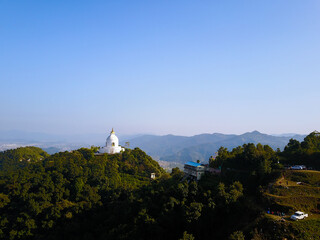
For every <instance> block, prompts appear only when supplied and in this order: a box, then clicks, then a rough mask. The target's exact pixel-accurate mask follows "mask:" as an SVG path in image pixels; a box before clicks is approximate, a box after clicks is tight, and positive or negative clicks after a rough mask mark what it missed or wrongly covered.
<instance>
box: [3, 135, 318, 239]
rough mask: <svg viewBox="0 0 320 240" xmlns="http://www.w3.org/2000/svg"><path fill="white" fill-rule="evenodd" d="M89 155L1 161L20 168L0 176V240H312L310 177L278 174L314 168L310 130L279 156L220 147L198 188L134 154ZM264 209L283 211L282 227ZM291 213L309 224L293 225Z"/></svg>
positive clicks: (266, 149)
mask: <svg viewBox="0 0 320 240" xmlns="http://www.w3.org/2000/svg"><path fill="white" fill-rule="evenodd" d="M31 150H32V151H31ZM15 151H17V152H19V154H18V153H16V152H15ZM29 151H31V152H34V151H35V152H37V153H39V155H38V154H34V158H33V157H32V156H30V154H29V155H28V154H27V153H28V152H29ZM95 151H96V149H94V148H92V149H85V148H81V149H78V150H75V151H72V152H62V153H58V154H54V155H51V156H47V155H46V154H45V153H43V152H42V151H41V150H40V149H36V148H22V149H18V150H13V151H6V152H4V153H3V154H1V159H0V161H1V163H2V165H1V166H4V165H5V163H6V164H8V161H9V160H12V161H13V162H17V163H20V162H23V163H25V164H23V165H19V164H17V165H13V167H12V168H1V169H0V172H1V174H0V239H28V240H29V239H30V240H31V239H36V240H38V239H46V240H48V239H49V240H55V239H59V240H60V239H67V240H69V239H70V240H71V239H72V240H73V239H79V240H91V239H92V240H93V239H94V240H97V239H99V240H100V239H101V240H102V239H119V240H127V239H139V240H140V239H141V240H145V239H154V240H163V239H167V240H186V239H189V240H200V239H201V240H209V239H210V240H211V239H217V240H225V239H230V240H257V239H263V240H283V239H285V238H286V239H290V240H293V239H299V240H302V239H312V240H318V239H320V215H319V213H320V209H319V199H320V195H319V193H320V189H319V179H320V174H319V172H317V171H309V170H308V171H296V172H290V170H284V164H289V165H294V164H305V165H306V166H308V167H312V168H313V169H314V170H319V169H320V164H319V159H320V158H319V157H320V155H319V154H320V134H319V133H317V132H313V133H311V134H309V135H308V136H307V137H306V138H305V139H304V140H303V141H302V142H299V141H296V140H290V142H289V143H288V145H287V146H286V147H285V149H284V150H283V151H282V152H281V151H274V150H273V149H272V148H271V147H270V146H268V145H262V144H256V145H255V144H253V143H250V144H244V145H242V146H238V147H236V148H234V149H232V150H228V149H226V148H223V147H222V148H220V149H219V155H218V156H217V157H216V158H215V159H213V158H212V159H211V160H210V166H212V167H221V171H222V174H221V175H211V174H209V173H207V174H205V175H204V176H203V177H202V178H201V180H200V181H198V182H196V181H192V180H191V179H186V178H185V176H184V175H183V173H182V172H181V171H180V170H179V169H177V168H175V169H173V170H172V173H171V174H170V175H169V174H167V173H165V172H164V171H163V169H162V168H160V167H159V165H158V163H157V162H156V161H154V160H152V158H151V157H150V156H148V155H146V153H144V152H143V151H142V150H140V149H138V148H135V149H133V150H130V149H127V150H126V151H125V152H124V153H121V154H114V155H108V154H105V155H101V156H96V155H94V152H95ZM15 156H18V157H15ZM40 156H41V157H40ZM29 159H30V160H29ZM20 160H22V161H20ZM152 172H154V173H156V177H157V179H156V180H151V179H150V173H152ZM297 182H299V184H298V183H297ZM298 185H299V186H298ZM293 193H294V195H295V197H293V195H292V194H293ZM268 209H270V210H271V211H272V212H273V211H274V212H280V211H281V212H283V213H284V214H285V217H284V218H285V219H284V221H285V222H283V220H281V217H280V216H278V215H276V216H275V215H272V214H268V213H267V211H268ZM297 210H303V211H308V213H309V216H310V218H308V219H306V220H304V221H303V222H302V221H301V224H300V223H298V224H297V223H293V222H292V221H290V215H291V214H293V212H295V211H297ZM280 220H281V221H280Z"/></svg>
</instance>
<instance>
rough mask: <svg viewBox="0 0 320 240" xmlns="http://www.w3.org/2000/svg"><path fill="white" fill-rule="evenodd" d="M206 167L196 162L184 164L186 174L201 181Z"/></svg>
mask: <svg viewBox="0 0 320 240" xmlns="http://www.w3.org/2000/svg"><path fill="white" fill-rule="evenodd" d="M205 169H206V166H204V165H203V164H201V163H196V162H192V161H189V162H186V163H185V164H184V173H185V174H186V175H187V176H188V177H189V178H192V179H195V180H200V178H201V176H202V175H203V174H204V172H205Z"/></svg>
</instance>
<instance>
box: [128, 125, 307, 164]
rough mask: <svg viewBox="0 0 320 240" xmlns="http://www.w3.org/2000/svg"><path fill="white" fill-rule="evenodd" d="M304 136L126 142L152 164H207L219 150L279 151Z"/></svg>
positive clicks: (162, 138)
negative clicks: (251, 145)
mask: <svg viewBox="0 0 320 240" xmlns="http://www.w3.org/2000/svg"><path fill="white" fill-rule="evenodd" d="M305 136H306V135H298V134H283V135H280V136H274V135H268V134H263V133H260V132H258V131H253V132H248V133H244V134H241V135H235V134H221V133H213V134H200V135H195V136H192V137H185V136H174V135H165V136H155V135H143V136H140V137H137V138H133V139H131V140H130V148H134V147H139V148H141V149H142V150H144V151H145V152H146V153H147V154H149V155H150V156H152V157H153V158H154V159H156V160H160V161H167V162H177V163H184V162H186V161H196V160H200V161H201V162H206V161H208V159H209V157H210V156H213V155H215V153H216V152H217V151H218V149H219V148H220V147H221V146H223V147H226V148H228V149H232V148H235V147H237V146H240V145H243V144H245V143H254V144H257V143H261V144H264V145H269V146H270V147H272V148H273V149H275V150H276V149H277V148H280V149H283V148H284V147H285V146H286V145H287V144H288V142H289V140H290V139H291V138H294V139H297V140H298V141H302V140H303V139H304V138H305Z"/></svg>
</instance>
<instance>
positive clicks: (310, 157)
mask: <svg viewBox="0 0 320 240" xmlns="http://www.w3.org/2000/svg"><path fill="white" fill-rule="evenodd" d="M279 156H280V158H281V162H282V163H284V164H287V165H292V164H300V165H305V166H307V167H312V168H314V169H317V170H320V133H319V132H316V131H315V132H312V133H310V134H309V135H308V136H307V137H305V139H304V140H303V141H302V142H301V143H300V142H299V141H297V140H295V139H290V141H289V143H288V145H287V146H286V147H285V149H284V151H283V152H281V153H280V154H279Z"/></svg>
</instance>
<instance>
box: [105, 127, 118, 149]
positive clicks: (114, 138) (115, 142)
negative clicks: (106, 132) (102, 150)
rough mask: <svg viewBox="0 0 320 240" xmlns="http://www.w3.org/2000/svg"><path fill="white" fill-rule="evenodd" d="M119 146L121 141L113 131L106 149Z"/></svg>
mask: <svg viewBox="0 0 320 240" xmlns="http://www.w3.org/2000/svg"><path fill="white" fill-rule="evenodd" d="M118 146H119V139H118V137H117V136H116V135H115V133H114V131H113V129H112V131H111V133H110V136H109V137H108V138H107V141H106V147H118Z"/></svg>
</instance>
